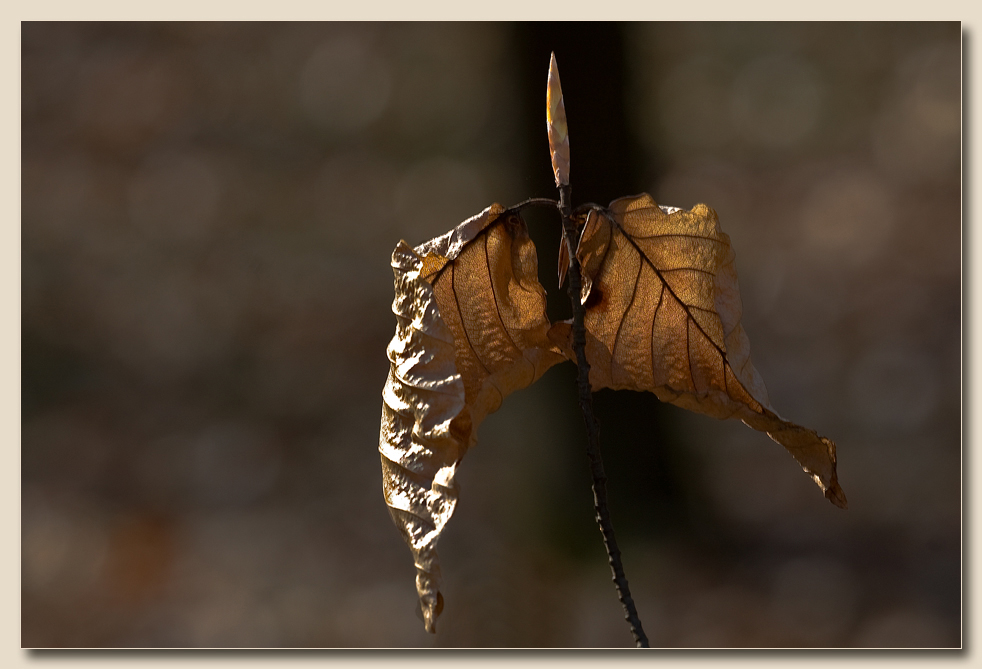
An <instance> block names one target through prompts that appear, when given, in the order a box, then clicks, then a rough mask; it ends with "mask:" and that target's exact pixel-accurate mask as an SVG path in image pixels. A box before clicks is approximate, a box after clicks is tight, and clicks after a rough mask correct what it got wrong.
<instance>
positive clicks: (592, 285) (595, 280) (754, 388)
mask: <svg viewBox="0 0 982 669" xmlns="http://www.w3.org/2000/svg"><path fill="white" fill-rule="evenodd" d="M581 221H582V218H581ZM576 254H577V258H578V259H579V261H580V264H581V266H582V268H583V287H582V292H581V299H582V301H583V303H584V305H585V306H586V321H585V324H586V330H587V341H586V355H587V359H588V360H589V361H590V383H591V385H592V387H593V388H594V390H597V389H599V388H613V389H630V390H639V391H650V392H653V393H654V394H655V395H656V396H657V397H658V398H659V399H660V400H662V401H663V402H670V403H672V404H675V405H677V406H680V407H683V408H685V409H689V410H691V411H697V412H700V413H704V414H708V415H710V416H714V417H716V418H730V417H736V418H739V419H741V420H742V421H743V422H744V423H746V424H747V425H749V426H750V427H752V428H754V429H756V430H760V431H762V432H766V433H767V434H768V436H770V437H771V438H772V439H773V440H774V441H776V442H778V443H779V444H781V445H782V446H784V447H785V448H786V449H787V450H788V451H789V452H790V453H791V454H792V455H793V456H794V457H795V459H796V460H797V461H798V463H799V464H800V465H801V466H802V468H803V469H804V470H805V472H806V473H808V474H809V475H810V476H811V477H812V478H813V479H814V480H815V482H816V483H817V484H818V486H819V487H820V488H821V489H822V490H823V492H824V493H825V496H826V497H827V498H828V499H829V500H830V501H831V502H832V503H833V504H835V505H837V506H840V507H843V508H845V506H846V498H845V495H844V493H843V492H842V489H841V488H840V487H839V484H838V482H837V479H836V471H835V465H836V459H835V444H834V443H833V442H832V441H830V440H829V439H826V438H825V437H821V436H819V435H818V434H817V433H816V432H814V431H813V430H809V429H806V428H804V427H801V426H800V425H796V424H794V423H791V422H789V421H787V420H785V419H783V418H782V417H780V416H779V415H778V414H777V412H776V411H774V409H773V408H772V407H771V406H770V403H769V401H768V398H767V390H766V389H765V387H764V383H763V381H762V380H761V378H760V375H759V374H758V373H757V370H756V369H754V366H753V364H752V363H751V361H750V344H749V342H748V341H747V336H746V333H745V332H744V330H743V326H742V325H741V323H740V319H741V315H742V305H741V301H740V292H739V285H738V282H737V275H736V269H735V267H734V264H733V263H734V252H733V249H732V248H731V246H730V239H729V237H728V236H727V235H726V234H725V233H724V232H723V231H722V230H721V229H720V227H719V221H718V220H717V217H716V212H714V211H713V210H712V209H710V208H709V207H707V206H706V205H702V204H700V205H696V206H695V207H693V208H692V209H691V210H689V211H684V210H680V209H675V208H660V207H659V206H658V205H657V204H656V203H655V202H654V200H652V199H651V197H650V196H649V195H646V194H645V195H640V196H635V197H625V198H619V199H617V200H614V201H613V202H612V203H611V205H610V207H609V208H608V209H601V208H599V207H592V208H590V209H589V210H588V212H587V213H586V220H585V224H584V227H583V231H582V233H581V236H580V240H579V244H578V246H577V252H576ZM569 330H570V326H569V324H568V323H558V324H556V325H555V326H554V327H553V330H552V331H551V333H550V336H551V337H552V338H553V339H554V340H555V341H557V343H560V345H561V346H562V347H563V349H564V351H565V352H566V355H567V357H569V358H570V359H571V360H574V361H575V356H573V355H572V351H571V350H570V346H569V343H568V339H569Z"/></svg>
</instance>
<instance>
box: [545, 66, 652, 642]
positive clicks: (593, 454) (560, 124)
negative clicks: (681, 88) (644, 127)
mask: <svg viewBox="0 0 982 669" xmlns="http://www.w3.org/2000/svg"><path fill="white" fill-rule="evenodd" d="M546 126H547V130H548V133H549V149H550V153H551V157H552V165H553V172H554V174H555V177H556V185H557V186H558V187H559V204H558V208H559V213H560V216H562V220H563V243H565V244H566V250H567V252H568V257H569V269H568V272H567V278H568V280H569V287H568V292H569V300H570V304H571V306H572V308H573V327H572V335H573V351H574V353H575V355H576V367H577V377H576V380H577V390H578V392H579V401H580V411H581V412H582V413H583V420H584V421H585V423H586V431H587V456H588V457H589V459H590V473H591V474H592V475H593V508H594V510H595V511H596V514H597V523H598V524H599V525H600V533H601V534H602V535H603V540H604V546H605V547H606V549H607V559H608V562H609V563H610V570H611V572H612V573H613V581H614V587H615V588H616V590H617V597H618V599H620V602H621V605H622V606H623V607H624V619H625V620H627V622H628V625H630V627H631V634H633V635H634V641H635V643H636V644H637V646H638V648H648V647H649V646H648V637H647V636H646V635H645V633H644V629H642V627H641V619H640V618H639V617H638V612H637V609H636V608H635V606H634V599H633V598H632V597H631V590H630V587H629V586H628V584H627V577H626V576H625V575H624V566H623V565H622V564H621V552H620V550H619V549H618V547H617V540H616V538H615V537H614V526H613V525H612V524H611V522H610V513H609V512H608V510H607V476H606V474H605V473H604V464H603V459H602V458H601V457H600V425H599V423H598V422H597V417H596V416H595V415H594V413H593V392H592V391H591V389H590V363H589V362H588V361H587V358H586V326H585V324H584V320H585V318H586V309H585V308H584V307H583V302H582V301H581V299H580V287H581V283H582V280H581V276H580V262H579V260H578V259H577V257H576V240H577V239H578V238H579V234H578V232H579V231H578V230H577V229H576V227H577V226H576V222H575V221H574V220H573V217H572V205H571V202H570V192H571V189H570V185H569V135H568V132H567V127H566V109H565V105H564V104H563V94H562V87H561V86H560V83H559V68H558V66H557V65H556V56H555V54H553V56H552V59H551V60H550V63H549V80H548V85H547V94H546Z"/></svg>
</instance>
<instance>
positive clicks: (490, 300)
mask: <svg viewBox="0 0 982 669" xmlns="http://www.w3.org/2000/svg"><path fill="white" fill-rule="evenodd" d="M392 269H393V273H394V276H395V292H396V296H395V300H394V302H393V304H392V311H393V312H394V313H395V315H396V332H395V336H394V337H393V338H392V342H391V343H390V344H389V347H388V355H389V360H390V362H391V367H390V370H389V377H388V380H387V381H386V384H385V388H384V390H383V392H382V398H383V404H382V425H381V430H380V433H379V452H380V454H381V459H382V487H383V493H384V496H385V501H386V504H388V507H389V512H390V514H391V516H392V519H393V521H394V522H395V524H396V526H397V527H399V529H400V530H401V532H402V534H403V537H404V538H405V540H406V543H407V544H408V545H409V548H410V550H411V551H412V553H413V558H414V560H415V563H416V572H417V575H416V589H417V592H418V593H419V598H420V603H421V605H422V610H423V616H424V622H425V625H426V629H427V630H428V631H430V632H433V631H435V622H436V618H437V616H438V615H439V614H440V611H441V609H442V608H443V601H442V595H441V594H440V589H439V588H440V568H439V562H438V558H437V553H436V544H437V541H438V539H439V537H440V534H441V532H442V531H443V528H444V526H445V525H446V523H447V521H448V520H449V519H450V516H451V515H452V514H453V510H454V506H455V504H456V501H457V484H456V482H455V481H454V474H455V472H456V468H457V466H458V465H459V464H460V460H461V458H462V457H463V455H464V453H465V452H466V451H467V450H468V449H469V448H470V447H471V446H473V445H474V444H475V443H476V431H477V427H478V425H480V423H481V421H482V420H483V419H484V418H485V417H486V416H487V415H488V414H489V413H491V412H493V411H495V410H497V409H498V407H500V406H501V403H502V401H503V400H504V398H505V397H507V396H508V395H509V394H510V393H512V392H514V391H516V390H519V389H521V388H525V387H526V386H528V385H529V384H531V383H532V382H534V381H535V380H536V379H538V378H539V377H540V376H541V375H542V374H543V373H544V372H545V371H546V370H547V369H549V367H551V366H552V365H554V364H556V363H557V362H561V361H562V360H563V359H564V358H563V356H562V355H561V353H560V352H559V350H558V348H557V347H556V346H555V345H554V344H553V343H552V342H550V340H549V338H548V336H547V333H548V330H549V321H548V319H547V318H546V313H545V290H543V288H542V286H541V285H540V284H539V282H538V267H537V259H536V254H535V246H534V245H533V243H532V241H531V240H530V239H529V237H528V231H527V230H526V227H525V223H524V221H522V219H521V218H520V217H519V216H518V215H517V214H516V213H514V212H510V211H507V210H505V209H504V208H503V207H502V206H501V205H498V204H494V205H492V206H490V207H488V208H487V209H485V210H484V211H483V212H481V213H480V214H478V215H477V216H474V217H473V218H470V219H468V220H466V221H464V222H463V223H461V224H460V225H459V226H457V227H456V228H455V229H453V230H451V231H450V232H448V233H447V234H445V235H443V236H441V237H438V238H436V239H433V240H430V241H429V242H426V243H424V244H422V245H420V246H418V247H416V248H415V249H411V248H409V246H408V245H407V244H406V243H405V242H400V243H399V245H398V246H397V247H396V249H395V251H394V252H393V254H392Z"/></svg>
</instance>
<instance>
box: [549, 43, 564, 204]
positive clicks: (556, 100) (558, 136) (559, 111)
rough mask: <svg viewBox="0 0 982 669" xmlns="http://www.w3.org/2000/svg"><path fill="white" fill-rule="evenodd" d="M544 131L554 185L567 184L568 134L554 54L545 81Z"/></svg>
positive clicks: (561, 89) (561, 88)
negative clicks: (547, 140)
mask: <svg viewBox="0 0 982 669" xmlns="http://www.w3.org/2000/svg"><path fill="white" fill-rule="evenodd" d="M546 131H547V132H548V133H549V153H550V154H551V155H552V171H553V173H554V174H555V175H556V185H557V186H566V185H568V184H569V135H568V133H567V130H566V106H565V105H564V104H563V87H562V85H561V84H560V83H559V66H558V65H557V64H556V54H555V53H553V54H552V58H551V59H550V60H549V79H548V82H547V83H546Z"/></svg>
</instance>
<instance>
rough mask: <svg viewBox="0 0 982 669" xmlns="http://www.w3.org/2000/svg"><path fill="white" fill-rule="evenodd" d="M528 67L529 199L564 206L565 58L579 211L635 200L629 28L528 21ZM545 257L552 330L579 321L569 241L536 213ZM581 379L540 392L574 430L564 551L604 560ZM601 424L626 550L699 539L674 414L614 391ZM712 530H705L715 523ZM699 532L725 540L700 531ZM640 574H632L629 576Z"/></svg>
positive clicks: (564, 372) (523, 88)
mask: <svg viewBox="0 0 982 669" xmlns="http://www.w3.org/2000/svg"><path fill="white" fill-rule="evenodd" d="M513 34H514V51H513V53H514V61H515V63H516V66H517V68H518V70H519V71H518V73H517V74H518V76H517V80H518V82H519V96H518V103H519V106H520V108H521V109H524V110H541V113H523V114H520V118H521V119H522V125H521V128H520V131H519V136H520V138H521V139H522V141H521V142H520V146H522V147H524V151H525V155H524V156H523V164H524V172H525V174H524V175H523V179H522V182H523V183H525V184H527V185H528V193H527V194H528V196H529V197H550V198H556V197H558V193H557V191H556V186H555V180H554V177H553V173H552V168H551V163H550V162H549V146H548V139H547V135H546V132H545V84H546V74H547V72H548V69H549V58H550V54H551V53H555V54H556V61H557V63H558V65H559V73H560V79H561V82H562V87H563V97H564V101H565V105H566V113H567V118H568V123H569V132H570V183H571V185H572V193H573V204H574V206H576V205H578V204H581V203H585V202H595V203H598V204H603V205H606V204H608V203H609V202H610V201H611V200H614V199H616V198H618V197H622V196H626V195H634V194H637V193H640V192H642V191H643V190H644V189H645V185H644V184H650V183H651V182H652V181H653V180H655V179H656V178H657V174H643V173H642V167H641V166H642V163H643V161H642V157H641V155H640V152H639V147H638V143H637V139H636V138H635V136H634V133H632V131H631V129H630V127H629V114H628V109H627V106H626V105H627V84H626V82H627V79H628V72H627V66H628V63H627V55H626V52H625V48H626V47H625V26H624V25H623V24H620V23H608V22H570V23H566V22H558V23H553V22H543V23H521V24H517V25H516V26H515V29H514V33H513ZM527 219H528V222H529V228H530V234H531V236H532V239H533V241H534V242H535V244H536V249H537V252H538V255H539V277H540V281H541V283H542V285H543V286H544V287H545V288H546V291H547V293H548V310H549V315H550V318H551V319H552V320H554V321H555V320H562V319H566V318H569V315H570V307H569V301H568V300H569V298H568V296H567V294H566V288H565V287H564V288H563V289H562V290H559V289H558V288H557V254H558V249H559V243H560V239H559V237H560V235H559V230H560V228H559V219H558V216H557V215H556V214H555V213H554V212H552V211H548V210H547V209H542V210H541V211H540V210H539V208H536V210H535V211H531V212H529V215H528V216H527ZM575 378H576V370H575V367H574V366H573V365H563V366H561V368H560V369H557V370H556V371H554V372H552V373H550V374H548V375H546V376H545V377H544V378H543V379H542V380H541V381H540V383H544V384H549V385H550V386H552V388H550V393H551V394H552V395H553V396H554V397H556V398H557V400H556V401H557V405H558V404H559V403H560V402H562V403H564V404H565V407H562V406H557V407H556V411H561V412H563V413H564V414H565V415H566V416H567V418H566V420H567V421H569V422H570V426H571V429H570V434H571V435H573V438H572V440H571V441H570V442H569V449H570V452H569V453H567V461H566V463H565V466H566V468H567V469H568V470H569V471H570V474H571V475H570V476H568V477H565V479H564V480H565V482H566V485H565V487H564V488H563V489H562V490H557V491H555V496H554V497H553V499H554V505H553V510H552V516H553V517H554V519H555V536H553V537H552V542H553V543H554V544H555V548H556V549H557V550H559V551H562V552H570V553H573V554H575V555H578V556H580V557H581V558H583V559H587V556H590V559H593V558H594V557H595V552H596V551H595V548H596V547H597V546H599V545H600V536H599V534H598V529H597V527H596V523H595V521H594V519H593V510H592V505H593V497H592V493H591V491H590V489H589V486H590V477H589V474H588V466H587V459H586V455H585V454H586V443H585V439H586V436H585V431H584V429H583V419H582V416H581V414H580V413H579V409H578V404H577V399H576V393H575ZM594 406H595V412H596V414H597V418H598V420H599V421H600V425H601V451H602V454H603V459H604V465H605V470H606V473H607V476H608V479H609V484H608V486H609V487H608V496H609V504H610V507H611V514H612V522H613V524H614V527H615V530H616V531H617V532H618V537H619V538H620V539H621V541H622V542H623V541H629V542H630V541H632V540H637V541H654V542H659V541H662V540H665V539H666V538H668V536H669V535H676V536H685V537H691V536H692V534H693V532H692V527H691V526H692V523H693V522H694V517H695V516H704V515H705V513H706V511H705V509H704V508H701V507H699V508H697V507H696V506H695V505H697V504H698V501H697V500H700V499H704V498H705V496H704V495H700V494H699V492H698V479H697V477H696V476H695V475H694V471H695V467H694V466H693V465H694V463H692V462H691V455H689V454H687V452H686V449H685V448H684V443H683V440H682V439H681V436H682V435H681V434H680V433H679V431H678V427H677V420H676V419H675V417H674V416H673V415H672V413H673V409H672V408H669V407H667V406H665V405H663V404H662V403H660V402H659V401H658V400H657V399H656V398H655V397H654V396H653V395H651V394H648V393H633V392H627V391H618V392H615V391H610V390H605V391H602V392H600V393H597V394H595V396H594ZM702 522H705V520H703V521H702ZM696 534H700V535H704V534H710V535H711V534H713V533H704V532H697V533H696ZM630 577H631V573H630V569H628V578H629V579H630Z"/></svg>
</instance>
